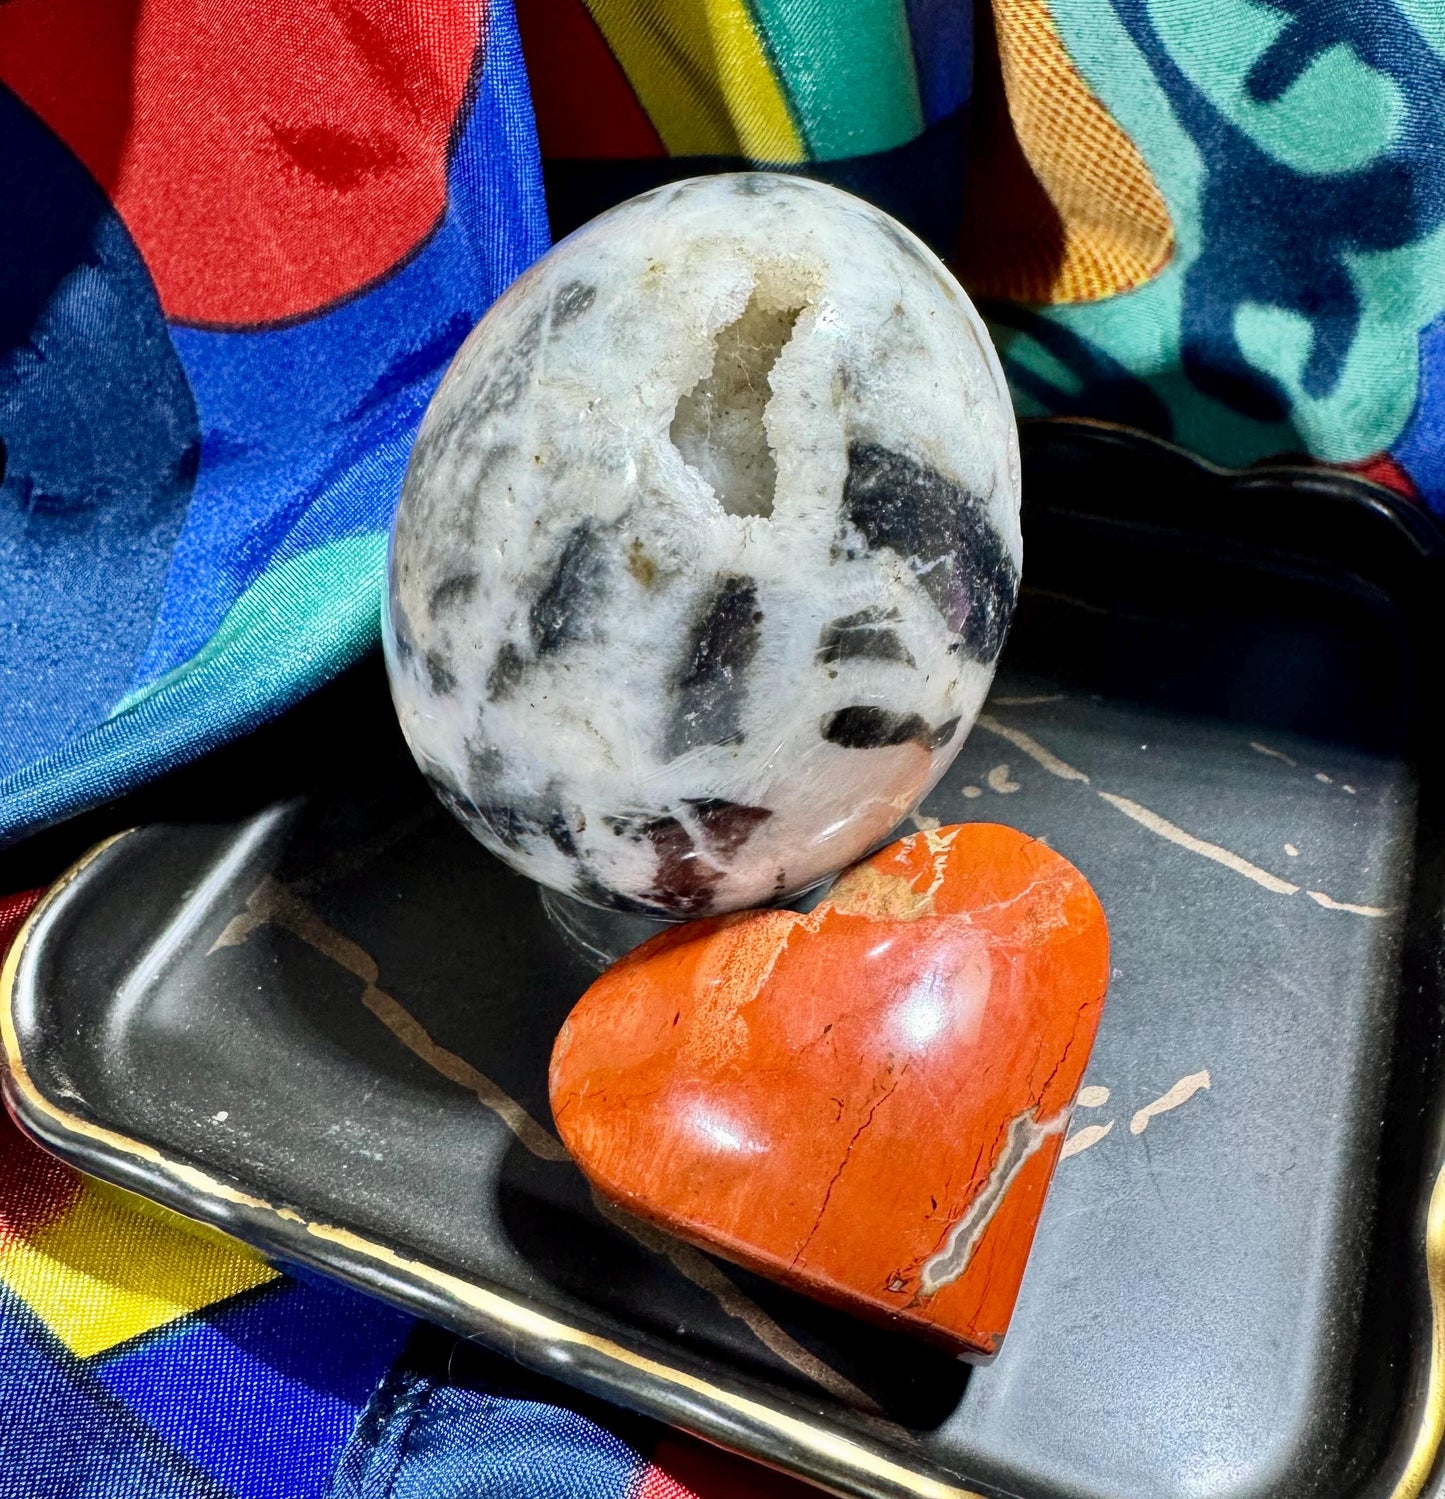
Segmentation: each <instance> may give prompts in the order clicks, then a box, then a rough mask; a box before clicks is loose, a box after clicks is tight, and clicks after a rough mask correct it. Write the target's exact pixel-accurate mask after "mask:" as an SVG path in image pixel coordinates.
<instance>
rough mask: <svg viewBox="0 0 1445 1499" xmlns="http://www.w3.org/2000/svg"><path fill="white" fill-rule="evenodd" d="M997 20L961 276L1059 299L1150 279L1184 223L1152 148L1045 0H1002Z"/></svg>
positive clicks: (984, 290) (984, 66)
mask: <svg viewBox="0 0 1445 1499" xmlns="http://www.w3.org/2000/svg"><path fill="white" fill-rule="evenodd" d="M986 20H987V16H986V15H981V16H980V22H981V23H986ZM993 22H994V29H995V31H996V33H997V38H996V40H997V48H996V61H995V60H994V57H993V56H991V53H992V52H993V49H991V48H990V47H989V46H988V45H987V40H988V39H987V38H986V37H984V36H980V37H979V39H978V40H979V46H978V50H977V56H978V68H979V77H978V80H977V84H976V94H975V99H976V104H975V108H976V111H977V116H976V117H977V119H978V121H979V126H978V128H977V129H976V131H975V135H974V140H973V143H972V149H971V152H970V163H969V177H968V183H967V187H966V189H965V194H964V197H965V212H964V218H963V225H962V229H961V231H960V239H959V245H958V250H957V253H956V256H955V257H954V264H955V269H956V270H957V271H958V273H959V275H960V278H961V279H962V280H963V282H964V284H965V285H966V286H967V287H968V288H969V290H970V291H972V292H974V293H975V294H976V295H979V296H983V297H996V298H1001V299H1006V300H1009V301H1015V302H1049V303H1058V302H1089V301H1095V300H1097V299H1099V298H1100V297H1108V296H1113V295H1115V294H1116V293H1118V292H1121V291H1128V290H1129V289H1130V288H1132V287H1135V286H1139V285H1141V284H1142V283H1144V282H1145V281H1148V280H1149V279H1150V278H1151V277H1153V276H1155V275H1157V274H1158V272H1159V271H1160V270H1161V269H1163V267H1164V265H1165V264H1166V263H1167V262H1168V260H1169V257H1170V255H1171V254H1172V252H1173V249H1174V231H1173V226H1172V224H1171V223H1170V219H1169V210H1168V208H1167V206H1166V205H1165V202H1164V199H1163V196H1162V195H1161V194H1160V191H1159V189H1158V187H1157V186H1156V185H1155V182H1154V179H1153V177H1152V176H1151V175H1150V173H1149V168H1148V167H1147V166H1146V165H1145V163H1144V159H1143V157H1142V156H1140V154H1139V151H1138V149H1137V148H1136V147H1135V145H1134V143H1133V142H1132V141H1131V140H1130V139H1129V137H1128V136H1127V135H1126V134H1125V133H1124V131H1123V130H1122V129H1121V128H1120V127H1119V125H1118V123H1117V122H1116V121H1115V120H1114V118H1113V116H1112V115H1110V114H1109V112H1108V110H1107V109H1105V108H1104V106H1103V104H1102V103H1101V102H1100V101H1099V99H1098V97H1097V96H1096V95H1095V94H1094V92H1093V91H1092V90H1091V89H1090V88H1089V85H1088V84H1087V83H1086V82H1085V81H1084V79H1083V78H1082V76H1081V75H1080V73H1079V71H1078V69H1077V68H1076V67H1075V65H1074V61H1073V59H1072V58H1071V57H1070V56H1069V54H1068V51H1067V49H1066V48H1065V46H1064V44H1063V41H1062V39H1061V38H1060V36H1059V33H1058V30H1057V28H1056V27H1055V25H1054V21H1053V17H1052V16H1051V15H1050V13H1049V9H1048V5H1047V3H1046V0H993Z"/></svg>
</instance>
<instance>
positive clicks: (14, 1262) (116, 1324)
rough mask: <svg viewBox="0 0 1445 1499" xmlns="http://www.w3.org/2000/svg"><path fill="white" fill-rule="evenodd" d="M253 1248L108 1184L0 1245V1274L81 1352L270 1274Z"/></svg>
mask: <svg viewBox="0 0 1445 1499" xmlns="http://www.w3.org/2000/svg"><path fill="white" fill-rule="evenodd" d="M276 1273H277V1272H276V1271H275V1270H273V1269H272V1268H271V1266H270V1265H268V1264H266V1262H265V1261H264V1260H262V1259H261V1258H260V1257H259V1256H258V1255H256V1254H255V1252H254V1251H253V1250H250V1249H248V1248H246V1246H245V1245H243V1244H239V1243H237V1242H236V1241H235V1240H232V1239H228V1238H226V1237H225V1236H224V1235H222V1234H219V1233H216V1232H215V1231H214V1230H212V1229H207V1228H204V1227H203V1226H202V1225H200V1224H193V1223H190V1222H189V1221H188V1220H186V1219H185V1218H181V1217H178V1216H177V1215H176V1214H174V1213H168V1212H166V1211H165V1209H163V1208H157V1207H154V1206H152V1205H151V1204H150V1203H147V1202H144V1201H143V1200H142V1199H140V1198H137V1197H132V1196H131V1194H130V1193H128V1192H122V1191H120V1190H119V1189H118V1188H116V1187H111V1186H107V1185H106V1184H104V1183H102V1182H97V1181H94V1180H92V1179H90V1178H88V1177H87V1178H85V1179H84V1180H83V1182H82V1185H81V1189H80V1195H79V1196H78V1197H77V1198H76V1199H75V1201H74V1202H73V1203H72V1204H71V1205H70V1207H69V1209H67V1211H66V1212H64V1213H63V1214H61V1216H60V1217H59V1218H58V1219H56V1220H55V1221H54V1222H51V1223H47V1224H46V1225H45V1226H44V1227H42V1228H40V1229H38V1230H37V1231H35V1232H34V1233H33V1234H32V1235H31V1237H30V1238H29V1239H18V1240H13V1241H12V1242H11V1243H9V1244H7V1245H6V1246H5V1247H4V1248H3V1249H0V1281H3V1282H4V1283H5V1285H7V1286H8V1287H9V1288H10V1290H11V1291H13V1292H14V1293H15V1295H17V1296H18V1297H19V1298H20V1299H21V1300H22V1301H23V1302H25V1304H26V1305H27V1306H28V1307H29V1308H30V1309H31V1310H32V1311H33V1312H34V1313H35V1314H36V1316H38V1317H39V1318H40V1320H41V1321H42V1322H44V1323H45V1325H46V1326H47V1327H48V1328H49V1329H50V1331H51V1332H53V1333H54V1334H55V1336H56V1337H57V1338H59V1339H60V1341H61V1342H62V1343H64V1344H65V1346H66V1347H67V1348H68V1349H70V1351H71V1352H72V1353H74V1354H77V1355H78V1356H79V1357H81V1358H90V1357H91V1356H93V1355H94V1354H97V1353H103V1352H104V1351H105V1350H106V1349H107V1348H114V1347H115V1346H116V1345H117V1344H118V1343H124V1342H126V1341H128V1340H129V1339H131V1338H134V1337H138V1336H139V1335H140V1334H141V1333H144V1332H150V1331H152V1330H153V1329H154V1328H157V1327H163V1326H164V1325H165V1324H166V1323H167V1322H173V1321H174V1320H175V1319H176V1318H177V1317H183V1316H185V1315H186V1314H187V1313H189V1312H195V1311H199V1310H200V1309H201V1308H202V1307H205V1306H210V1305H211V1304H212V1303H213V1302H216V1301H221V1300H224V1299H225V1298H226V1297H228V1296H235V1295H236V1294H237V1293H238V1292H241V1291H247V1290H250V1289H251V1287H252V1286H259V1285H263V1284H265V1282H266V1281H268V1280H273V1279H275V1277H276Z"/></svg>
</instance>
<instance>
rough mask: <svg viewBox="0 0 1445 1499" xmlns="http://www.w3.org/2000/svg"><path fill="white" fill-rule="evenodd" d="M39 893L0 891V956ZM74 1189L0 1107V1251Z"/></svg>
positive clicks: (62, 1205)
mask: <svg viewBox="0 0 1445 1499" xmlns="http://www.w3.org/2000/svg"><path fill="white" fill-rule="evenodd" d="M42 893H43V892H41V891H39V890H25V891H22V892H21V893H20V894H19V895H3V896H0V959H3V958H4V956H5V953H6V951H7V950H8V948H9V946H10V944H11V942H12V941H13V940H14V938H15V934H16V933H17V932H18V931H19V930H20V928H21V925H22V924H23V923H24V921H25V918H26V917H27V916H28V915H29V914H30V910H31V907H32V906H34V904H35V902H36V901H38V900H39V899H40V897H41V894H42ZM79 1191H80V1177H79V1175H78V1173H76V1172H74V1171H72V1170H71V1169H70V1167H69V1166H67V1165H65V1164H64V1163H63V1162H61V1161H57V1160H56V1159H55V1157H54V1156H51V1155H46V1153H45V1152H44V1151H43V1150H41V1149H40V1148H39V1147H38V1146H35V1145H32V1144H31V1143H30V1141H29V1140H27V1139H26V1138H25V1136H24V1135H22V1134H21V1133H20V1131H19V1130H18V1129H16V1128H15V1126H14V1125H13V1124H12V1123H11V1122H10V1118H9V1115H7V1114H6V1113H5V1112H4V1110H3V1109H0V1250H3V1249H4V1248H5V1247H6V1246H7V1245H9V1244H11V1243H13V1242H14V1241H15V1240H16V1239H26V1238H29V1237H30V1235H31V1234H33V1233H34V1232H35V1231H36V1229H39V1228H43V1227H44V1226H45V1224H47V1223H52V1222H54V1220H55V1219H57V1218H58V1217H60V1215H61V1214H62V1213H63V1212H65V1210H66V1209H67V1208H68V1207H69V1206H70V1204H71V1203H72V1202H73V1201H74V1200H75V1194H76V1193H77V1192H79Z"/></svg>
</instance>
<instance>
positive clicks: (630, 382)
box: [384, 173, 1021, 917]
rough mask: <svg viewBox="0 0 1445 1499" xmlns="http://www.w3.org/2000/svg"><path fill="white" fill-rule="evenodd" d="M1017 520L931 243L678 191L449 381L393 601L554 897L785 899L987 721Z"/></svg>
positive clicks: (479, 823)
mask: <svg viewBox="0 0 1445 1499" xmlns="http://www.w3.org/2000/svg"><path fill="white" fill-rule="evenodd" d="M1018 510H1019V472H1018V443H1017V437H1016V433H1015V429H1014V422H1013V415H1012V411H1011V409H1010V406H1009V400H1008V396H1007V393H1006V391H1005V387H1004V382H1003V377H1002V374H1001V373H1000V370H999V365H998V360H997V358H996V357H995V355H994V352H993V349H992V346H991V345H990V343H989V339H988V335H987V333H986V332H985V331H984V328H983V324H982V322H981V321H980V319H979V317H978V315H977V313H976V312H975V311H974V309H973V307H972V305H971V304H970V303H969V301H968V298H967V297H966V296H965V295H964V293H963V292H962V291H961V290H960V288H959V287H958V285H957V283H956V282H955V281H954V280H953V278H952V277H951V276H950V275H949V273H948V272H947V271H946V270H945V269H944V268H943V266H942V265H941V263H940V262H939V261H938V260H937V259H936V258H935V257H934V256H933V255H932V254H931V252H930V251H929V250H927V249H926V248H925V247H924V245H923V244H922V243H921V242H920V241H919V240H917V239H915V238H914V236H913V235H911V234H910V233H909V232H908V231H907V230H905V229H903V228H902V227H901V226H900V225H898V224H897V223H895V222H894V221H893V220H892V219H890V218H888V217H887V215H885V214H883V213H881V212H879V211H878V210H877V209H874V208H872V207H870V206H868V205H867V204H865V203H862V202H860V201H859V200H858V199H856V198H852V197H850V196H848V195H847V194H845V193H840V192H838V191H836V190H835V189H833V188H829V187H825V186H822V185H820V184H818V183H814V182H809V181H806V180H802V179H797V178H791V177H783V176H775V175H771V174H766V173H748V174H743V175H738V176H722V177H709V178H702V179H698V180H696V181H692V182H685V183H680V184H676V185H671V186H668V187H664V188H660V189H658V190H657V191H655V192H652V193H648V194H645V195H644V196H642V197H640V198H635V199H633V200H632V201H631V202H629V203H625V204H623V205H622V206H621V207H619V208H616V209H614V210H612V211H611V212H610V213H607V214H604V215H603V216H602V217H601V218H599V219H597V220H595V221H594V222H593V223H592V224H589V225H588V226H587V227H586V228H584V229H582V230H580V231H579V232H578V233H577V234H574V235H573V236H572V237H571V238H570V239H567V240H566V241H564V242H563V243H562V244H560V245H558V246H557V248H556V249H554V250H553V251H552V252H551V253H550V254H549V255H548V256H546V257H545V258H544V259H543V260H542V261H540V262H539V263H538V264H537V265H536V266H534V267H533V268H532V269H531V270H529V271H528V272H527V273H526V274H525V275H523V276H522V277H521V278H520V279H519V280H518V281H517V282H516V283H515V284H514V285H513V286H512V288H511V289H510V290H509V291H508V292H507V293H506V295H505V296H503V297H502V298H501V300H500V301H498V302H497V304H496V306H495V307H493V309H492V310H491V312H489V313H488V314H487V316H486V318H485V319H483V321H482V322H481V324H480V325H479V326H478V327H477V328H476V329H475V330H474V331H473V333H472V334H471V336H470V337H469V338H468V339H467V341H466V343H465V344H464V345H463V347H462V349H461V352H460V353H459V354H458V355H457V358H456V360H455V362H454V363H453V365H452V367H451V369H450V371H449V372H448V373H447V376H446V378H445V379H444V380H443V382H442V384H441V386H440V388H439V389H438V391H437V393H436V396H435V397H434V398H433V400H432V404H431V407H430V409H429V410H428V412H427V415H426V419H425V421H424V422H423V424H422V428H421V433H420V435H419V436H418V438H417V442H416V446H415V449H414V450H413V453H412V459H411V466H410V469H409V470H408V473H407V479H406V486H405V490H404V493H403V495H402V501H401V506H400V509H399V511H398V514H397V519H396V526H395V531H394V535H393V539H392V553H391V581H390V597H389V601H388V607H387V609H386V611H385V628H384V637H385V644H386V658H387V665H388V668H389V670H390V674H391V682H392V690H393V695H394V697H395V701H396V706H397V711H398V714H399V715H400V719H401V724H402V728H403V730H404V732H405V734H406V737H407V740H408V743H409V744H410V745H411V748H412V751H413V753H414V754H415V755H416V758H417V761H418V763H419V764H420V765H421V766H422V768H423V770H424V771H425V772H426V774H427V775H428V777H429V778H430V779H431V781H432V784H433V785H434V786H435V787H436V789H437V792H438V794H439V795H440V796H441V797H442V799H443V800H444V801H445V802H446V804H447V805H448V806H449V807H450V808H451V809H452V811H453V812H455V813H456V815H457V816H458V817H459V818H461V819H462V821H463V822H464V823H466V825H467V826H468V827H469V828H470V829H471V830H472V832H473V833H474V834H475V835H476V836H477V838H478V839H480V840H481V842H482V843H483V844H485V845H486V846H487V847H488V848H490V849H491V850H493V852H495V853H497V854H498V855H500V856H501V857H502V858H504V859H506V860H507V861H508V862H509V863H510V864H512V865H514V866H515V867H516V868H517V869H519V870H521V871H522V872H523V873H525V874H527V875H530V876H531V877H532V878H534V879H536V880H539V881H541V882H542V883H543V884H546V885H550V886H552V887H554V888H556V889H559V890H563V891H566V892H569V893H571V894H573V895H576V896H579V897H581V898H582V899H583V900H587V901H591V902H593V903H595V904H599V905H605V906H611V907H614V908H617V909H621V910H634V911H645V912H650V913H654V914H659V915H664V916H674V917H681V916H694V915H700V914H704V913H709V912H717V911H725V910H730V909H734V908H736V907H741V906H747V905H755V904H759V903H762V902H766V901H770V900H774V899H777V898H780V897H783V896H787V895H789V894H792V893H794V892H796V891H798V890H801V889H804V888H806V887H807V886H809V885H811V884H813V883H816V881H818V880H819V879H821V878H823V877H825V876H826V875H828V874H830V873H832V872H833V871H834V870H836V869H838V868H840V867H842V866H843V865H845V864H848V863H850V862H852V861H853V860H855V859H857V858H858V857H860V856H861V855H862V854H864V853H865V852H866V851H867V850H868V849H869V848H870V847H871V846H873V845H875V844H877V843H878V842H879V841H880V840H883V839H885V838H886V837H887V835H888V834H889V832H890V831H891V830H892V829H893V828H894V827H895V826H896V825H897V823H898V822H899V821H900V820H901V819H902V818H904V817H905V816H907V814H908V813H909V812H910V811H911V810H912V809H913V808H914V807H915V806H916V805H917V803H918V802H919V800H920V799H921V798H922V797H923V796H924V794H925V793H926V792H927V791H928V790H929V788H930V787H931V786H932V785H933V784H934V782H935V781H936V780H937V779H938V777H939V776H940V775H941V774H942V772H943V770H944V769H945V767H946V766H947V765H948V762H949V761H950V760H951V759H952V758H953V756H954V754H955V753H956V752H957V750H958V748H959V746H960V745H961V743H962V742H963V738H964V735H965V734H966V732H967V730H968V728H969V726H970V725H971V724H972V723H973V720H974V717H975V715H976V714H977V712H978V709H979V706H980V704H981V703H982V701H983V698H984V694H985V693H986V691H987V689H988V684H989V681H990V679H991V677H992V675H993V665H994V661H995V659H996V658H997V656H998V652H999V650H1000V648H1001V646H1002V644H1003V638H1004V632H1005V630H1006V628H1007V626H1008V621H1009V617H1010V614H1011V612H1012V609H1013V605H1014V599H1015V596H1016V593H1017V589H1018V576H1019V566H1020V560H1021V543H1020V538H1019V526H1018Z"/></svg>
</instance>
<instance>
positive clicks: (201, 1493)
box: [0, 1294, 229, 1499]
mask: <svg viewBox="0 0 1445 1499" xmlns="http://www.w3.org/2000/svg"><path fill="white" fill-rule="evenodd" d="M0 1493H3V1494H5V1495H6V1496H11V1495H13V1496H15V1499H22V1496H23V1499H229V1496H228V1495H227V1493H226V1490H225V1489H223V1488H222V1487H221V1486H220V1485H219V1484H217V1483H216V1482H214V1481H213V1480H212V1479H210V1478H209V1477H207V1475H206V1474H205V1473H204V1472H203V1471H202V1470H201V1469H199V1468H197V1467H196V1466H194V1465H193V1464H192V1463H190V1462H189V1461H188V1460H187V1459H186V1458H185V1457H184V1456H182V1455H181V1454H180V1453H179V1452H177V1451H175V1450H174V1449H173V1448H171V1447H169V1446H168V1445H167V1443H166V1442H165V1441H164V1440H163V1439H162V1438H161V1437H160V1436H159V1435H157V1434H156V1433H155V1432H154V1431H152V1430H151V1429H150V1428H149V1427H148V1426H147V1425H146V1424H145V1423H144V1422H142V1421H141V1420H139V1419H138V1418H137V1417H136V1416H135V1415H134V1414H133V1413H132V1412H131V1411H130V1410H128V1409H127V1408H126V1406H125V1405H124V1403H123V1402H121V1401H120V1400H117V1399H116V1398H115V1397H114V1396H113V1395H112V1394H111V1393H110V1392H109V1391H107V1390H106V1389H105V1387H104V1386H103V1385H102V1384H101V1383H100V1381H99V1380H98V1379H96V1377H95V1376H94V1374H93V1373H92V1372H91V1371H90V1370H89V1369H88V1368H87V1366H86V1365H84V1364H82V1363H80V1362H79V1360H76V1359H73V1358H71V1357H70V1356H69V1355H68V1354H66V1352H65V1350H64V1349H63V1348H61V1346H60V1345H59V1344H58V1343H56V1342H55V1341H54V1340H53V1339H52V1338H50V1337H49V1336H48V1335H47V1334H46V1333H45V1332H44V1331H43V1330H42V1329H41V1328H40V1327H39V1326H38V1325H37V1324H36V1322H35V1320H34V1319H33V1318H31V1317H30V1316H28V1315H27V1314H26V1313H24V1312H23V1310H21V1309H20V1308H18V1306H17V1305H16V1303H15V1302H13V1301H12V1300H11V1298H10V1297H8V1296H7V1295H4V1294H0Z"/></svg>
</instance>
